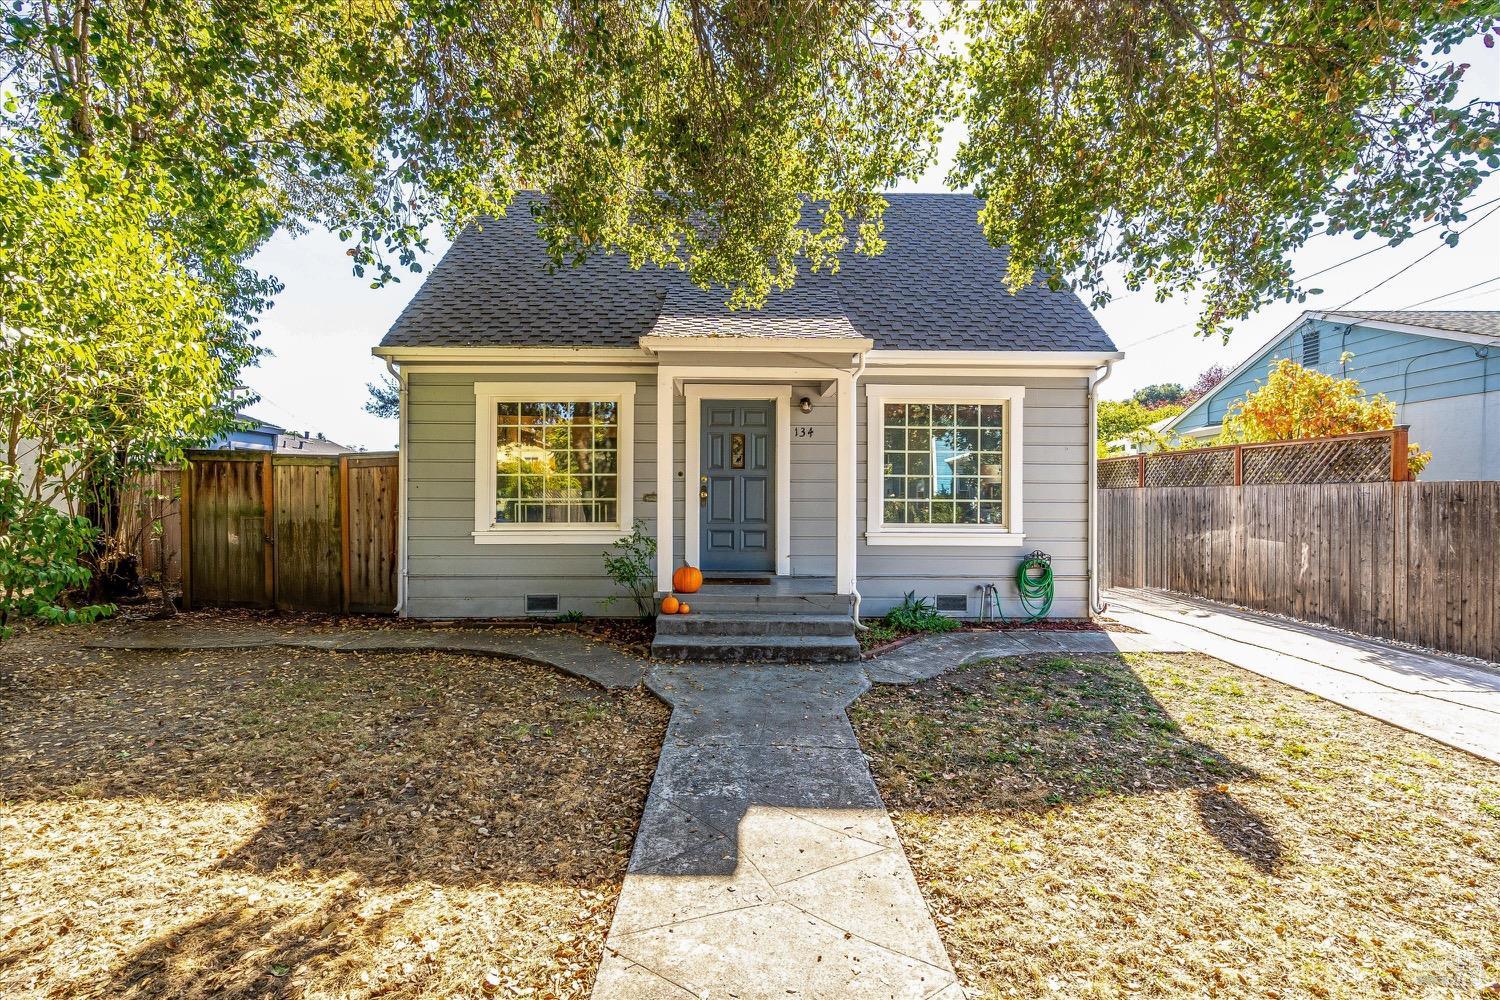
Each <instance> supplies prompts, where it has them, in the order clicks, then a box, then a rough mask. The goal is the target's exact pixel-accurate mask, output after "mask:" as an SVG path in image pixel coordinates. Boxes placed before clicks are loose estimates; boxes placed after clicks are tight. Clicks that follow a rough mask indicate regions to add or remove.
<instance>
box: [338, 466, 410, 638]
mask: <svg viewBox="0 0 1500 1000" xmlns="http://www.w3.org/2000/svg"><path fill="white" fill-rule="evenodd" d="M399 508H400V483H399V480H398V479H397V468H396V462H395V459H389V460H387V461H383V462H376V461H374V460H368V459H351V460H350V462H349V535H350V539H351V545H350V550H349V587H350V590H349V609H350V610H351V611H389V610H391V609H392V608H394V607H395V606H396V566H397V544H398V539H397V521H398V517H399Z"/></svg>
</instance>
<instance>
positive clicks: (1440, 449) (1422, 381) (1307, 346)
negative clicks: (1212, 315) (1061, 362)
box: [1164, 310, 1500, 480]
mask: <svg viewBox="0 0 1500 1000" xmlns="http://www.w3.org/2000/svg"><path fill="white" fill-rule="evenodd" d="M1282 358H1291V359H1292V360H1293V361H1296V362H1298V363H1299V364H1301V365H1303V366H1305V367H1307V368H1315V369H1317V370H1318V371H1320V372H1324V373H1326V374H1329V375H1337V376H1339V377H1341V378H1352V379H1357V380H1358V381H1359V384H1360V386H1361V387H1362V388H1363V389H1364V390H1365V391H1366V392H1368V393H1371V394H1374V393H1383V394H1385V396H1386V398H1388V399H1390V400H1391V401H1392V402H1393V403H1395V404H1396V422H1397V423H1398V424H1407V425H1409V426H1410V428H1411V430H1410V434H1411V440H1412V441H1415V442H1418V443H1420V444H1421V446H1422V447H1423V448H1424V449H1426V450H1429V451H1431V452H1432V461H1431V462H1430V463H1429V464H1428V465H1427V467H1426V468H1425V469H1423V470H1422V478H1423V479H1428V480H1436V479H1500V312H1496V311H1477V310H1465V311H1412V310H1386V311H1380V312H1349V311H1340V312H1304V313H1303V314H1302V315H1301V316H1299V317H1297V319H1296V320H1294V321H1293V322H1292V323H1291V324H1290V325H1289V326H1287V327H1286V328H1285V329H1283V330H1282V331H1281V332H1280V333H1278V334H1276V336H1274V337H1272V338H1271V340H1270V341H1269V342H1268V343H1266V344H1265V346H1263V347H1262V348H1261V349H1260V350H1258V351H1256V352H1255V353H1254V354H1252V355H1251V356H1250V358H1249V359H1248V360H1247V361H1245V362H1244V363H1243V364H1241V365H1240V366H1239V367H1238V368H1236V369H1235V370H1234V371H1232V372H1230V373H1229V376H1228V377H1227V378H1226V379H1224V381H1223V382H1221V383H1219V385H1218V386H1217V387H1216V388H1214V389H1213V390H1212V391H1211V392H1209V393H1207V394H1206V395H1204V396H1203V397H1202V398H1201V399H1199V400H1198V401H1197V402H1195V403H1194V404H1193V405H1192V406H1190V407H1188V408H1187V409H1186V410H1184V411H1183V412H1182V413H1180V414H1178V415H1177V416H1176V417H1175V418H1174V419H1172V420H1171V421H1170V422H1168V424H1167V425H1166V427H1165V428H1164V430H1166V431H1167V432H1169V433H1175V434H1177V435H1179V436H1181V437H1196V438H1208V437H1213V436H1215V435H1217V434H1218V433H1219V429H1220V426H1221V424H1222V423H1223V420H1224V415H1225V413H1226V412H1227V411H1228V409H1229V407H1230V405H1231V404H1232V403H1233V402H1234V401H1236V400H1242V399H1244V398H1245V396H1246V395H1247V394H1248V393H1250V392H1253V391H1254V390H1255V389H1256V388H1257V387H1258V386H1259V385H1260V384H1261V383H1263V382H1264V381H1265V378H1266V375H1267V373H1268V372H1269V370H1270V368H1271V367H1272V366H1273V365H1274V364H1275V363H1276V362H1277V361H1279V360H1281V359H1282Z"/></svg>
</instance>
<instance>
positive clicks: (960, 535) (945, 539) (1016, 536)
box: [865, 528, 1026, 548]
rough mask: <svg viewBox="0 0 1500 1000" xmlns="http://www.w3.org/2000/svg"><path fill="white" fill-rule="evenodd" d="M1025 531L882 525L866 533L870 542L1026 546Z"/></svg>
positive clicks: (999, 546)
mask: <svg viewBox="0 0 1500 1000" xmlns="http://www.w3.org/2000/svg"><path fill="white" fill-rule="evenodd" d="M1025 542H1026V536H1025V534H1023V533H1021V532H1019V531H976V530H973V529H969V530H965V529H962V528H939V529H937V530H928V531H913V530H909V529H906V528H881V529H878V530H876V531H867V532H865V544H866V545H978V546H984V547H992V548H1004V547H1012V546H1019V545H1024V544H1025Z"/></svg>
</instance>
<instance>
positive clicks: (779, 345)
mask: <svg viewBox="0 0 1500 1000" xmlns="http://www.w3.org/2000/svg"><path fill="white" fill-rule="evenodd" d="M874 343H875V342H874V341H873V340H871V339H870V338H868V337H738V336H736V337H656V336H652V335H650V334H647V335H646V336H644V337H642V338H641V349H642V350H645V351H650V352H651V353H653V354H657V353H661V352H663V351H690V352H701V351H747V352H770V353H777V352H792V351H797V352H802V353H808V352H811V353H821V354H850V353H854V354H859V353H862V352H865V351H868V350H869V349H870V348H871V347H872V346H873V345H874Z"/></svg>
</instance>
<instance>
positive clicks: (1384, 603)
mask: <svg viewBox="0 0 1500 1000" xmlns="http://www.w3.org/2000/svg"><path fill="white" fill-rule="evenodd" d="M1099 521H1100V523H1099V538H1100V546H1099V549H1100V552H1099V572H1100V582H1101V583H1102V584H1103V585H1104V586H1106V587H1153V588H1159V589H1163V590H1174V591H1178V592H1179V593H1184V594H1191V595H1195V596H1199V597H1206V598H1210V599H1212V600H1217V601H1225V602H1228V603H1231V604H1237V605H1241V606H1243V607H1247V608H1253V609H1256V610H1260V611H1269V612H1273V613H1275V614H1283V615H1288V616H1291V617H1294V618H1300V619H1302V620H1304V621H1309V622H1316V623H1319V624H1325V625H1334V626H1337V627H1339V628H1346V629H1350V630H1352V631H1355V632H1362V633H1364V634H1366V635H1372V636H1379V637H1383V638H1388V639H1398V640H1401V641H1405V642H1411V643H1416V644H1418V645H1421V646H1427V647H1429V648H1432V649H1438V650H1443V651H1446V652H1450V653H1462V654H1466V655H1470V656H1479V657H1483V658H1485V659H1490V660H1500V482H1430V483H1423V482H1385V483H1305V484H1296V485H1286V486H1238V487H1236V486H1197V487H1156V488H1146V489H1114V490H1101V491H1100V492H1099Z"/></svg>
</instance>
